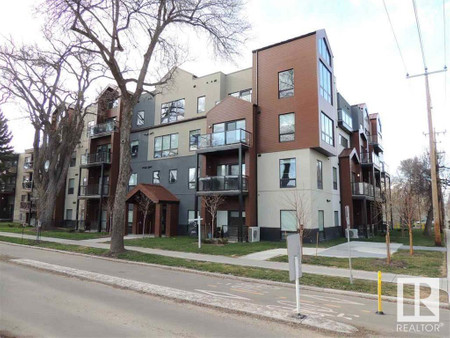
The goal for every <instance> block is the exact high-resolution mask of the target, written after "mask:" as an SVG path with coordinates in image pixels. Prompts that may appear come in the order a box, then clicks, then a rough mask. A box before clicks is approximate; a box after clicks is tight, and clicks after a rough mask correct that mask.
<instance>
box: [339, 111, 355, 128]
mask: <svg viewBox="0 0 450 338" xmlns="http://www.w3.org/2000/svg"><path fill="white" fill-rule="evenodd" d="M338 124H339V127H341V128H342V129H344V130H345V131H347V132H349V133H351V132H352V131H353V120H352V117H351V115H350V114H349V113H347V112H346V111H345V110H342V109H339V110H338Z"/></svg>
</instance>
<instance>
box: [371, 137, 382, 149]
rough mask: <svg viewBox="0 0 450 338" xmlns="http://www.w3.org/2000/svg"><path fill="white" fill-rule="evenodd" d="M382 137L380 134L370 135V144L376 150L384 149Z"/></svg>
mask: <svg viewBox="0 0 450 338" xmlns="http://www.w3.org/2000/svg"><path fill="white" fill-rule="evenodd" d="M382 140H383V139H382V137H381V135H380V134H376V135H370V136H369V144H370V145H371V146H372V147H373V148H374V149H375V150H376V151H383V144H382Z"/></svg>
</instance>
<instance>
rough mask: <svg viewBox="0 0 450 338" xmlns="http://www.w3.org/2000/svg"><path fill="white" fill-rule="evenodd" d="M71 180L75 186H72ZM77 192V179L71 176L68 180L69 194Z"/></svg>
mask: <svg viewBox="0 0 450 338" xmlns="http://www.w3.org/2000/svg"><path fill="white" fill-rule="evenodd" d="M70 182H73V187H71V186H70ZM74 193H75V179H74V178H69V181H68V182H67V195H73V194H74Z"/></svg>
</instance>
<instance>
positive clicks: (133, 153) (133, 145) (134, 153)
mask: <svg viewBox="0 0 450 338" xmlns="http://www.w3.org/2000/svg"><path fill="white" fill-rule="evenodd" d="M133 147H136V148H137V149H136V151H135V152H133ZM130 153H131V157H138V154H139V140H133V141H131V142H130Z"/></svg>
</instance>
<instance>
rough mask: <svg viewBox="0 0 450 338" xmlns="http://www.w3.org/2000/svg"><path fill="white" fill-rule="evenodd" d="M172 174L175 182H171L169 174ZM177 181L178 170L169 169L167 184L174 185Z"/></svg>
mask: <svg viewBox="0 0 450 338" xmlns="http://www.w3.org/2000/svg"><path fill="white" fill-rule="evenodd" d="M172 172H175V181H173V182H172V181H171V179H170V178H171V176H170V174H171V173H172ZM177 181H178V169H169V184H174V183H176V182H177Z"/></svg>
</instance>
